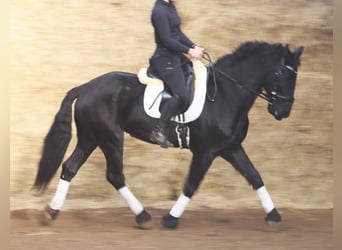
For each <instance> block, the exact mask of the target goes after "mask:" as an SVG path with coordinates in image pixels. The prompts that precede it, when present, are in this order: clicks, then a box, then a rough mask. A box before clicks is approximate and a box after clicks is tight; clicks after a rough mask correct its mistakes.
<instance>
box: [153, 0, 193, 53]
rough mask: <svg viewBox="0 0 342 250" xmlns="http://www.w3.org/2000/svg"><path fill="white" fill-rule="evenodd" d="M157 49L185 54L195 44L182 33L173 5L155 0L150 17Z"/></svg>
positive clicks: (161, 0)
mask: <svg viewBox="0 0 342 250" xmlns="http://www.w3.org/2000/svg"><path fill="white" fill-rule="evenodd" d="M151 21H152V25H153V27H154V31H155V32H154V35H155V42H156V44H157V47H161V48H166V49H168V50H171V51H173V52H178V53H187V52H188V51H189V49H190V48H193V47H195V44H194V43H193V42H192V41H191V40H190V39H189V38H188V37H187V36H186V35H185V34H184V33H183V32H182V30H181V28H180V24H181V20H180V17H179V15H178V13H177V9H176V8H175V6H174V5H173V3H167V2H165V1H163V0H157V1H156V4H155V6H154V8H153V10H152V15H151Z"/></svg>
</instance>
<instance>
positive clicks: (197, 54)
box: [188, 45, 204, 58]
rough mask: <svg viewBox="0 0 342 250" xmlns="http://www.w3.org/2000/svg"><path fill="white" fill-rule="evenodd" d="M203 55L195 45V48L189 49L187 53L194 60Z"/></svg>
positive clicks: (200, 49) (202, 50) (202, 51)
mask: <svg viewBox="0 0 342 250" xmlns="http://www.w3.org/2000/svg"><path fill="white" fill-rule="evenodd" d="M203 53H204V49H203V48H201V47H199V46H197V45H196V46H195V48H190V49H189V52H188V54H189V55H190V56H191V57H194V58H202V57H203Z"/></svg>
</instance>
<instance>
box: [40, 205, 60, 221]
mask: <svg viewBox="0 0 342 250" xmlns="http://www.w3.org/2000/svg"><path fill="white" fill-rule="evenodd" d="M58 214H59V210H55V209H52V208H51V207H50V206H49V205H47V206H46V207H45V209H44V212H43V215H44V216H43V220H42V224H43V225H45V226H48V225H50V224H51V223H52V221H53V220H55V219H56V218H57V216H58Z"/></svg>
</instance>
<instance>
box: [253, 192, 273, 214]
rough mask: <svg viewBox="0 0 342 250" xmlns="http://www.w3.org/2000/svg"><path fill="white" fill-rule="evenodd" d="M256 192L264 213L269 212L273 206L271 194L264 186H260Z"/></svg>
mask: <svg viewBox="0 0 342 250" xmlns="http://www.w3.org/2000/svg"><path fill="white" fill-rule="evenodd" d="M256 192H257V194H258V196H259V199H260V201H261V205H262V207H263V208H264V210H265V212H266V213H269V212H271V211H272V209H273V208H274V204H273V202H272V199H271V196H270V195H269V193H268V192H267V190H266V188H265V186H262V187H261V188H259V189H258V190H257V191H256Z"/></svg>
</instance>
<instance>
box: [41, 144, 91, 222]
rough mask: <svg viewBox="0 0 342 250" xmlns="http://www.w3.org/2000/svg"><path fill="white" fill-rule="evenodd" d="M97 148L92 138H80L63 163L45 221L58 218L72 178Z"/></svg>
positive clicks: (46, 211) (46, 210)
mask: <svg viewBox="0 0 342 250" xmlns="http://www.w3.org/2000/svg"><path fill="white" fill-rule="evenodd" d="M95 148H96V144H95V143H92V142H91V141H90V140H87V139H85V138H79V141H78V142H77V145H76V148H75V150H74V152H73V153H72V154H71V156H70V157H69V158H68V159H67V160H66V161H65V162H64V163H63V169H62V173H61V177H60V180H59V183H58V186H57V189H56V192H55V195H54V196H53V198H52V200H51V202H50V203H49V204H48V205H47V207H46V208H45V213H44V214H45V217H46V218H47V219H48V221H45V222H49V220H51V219H56V217H57V215H58V213H59V211H60V210H61V209H62V206H63V204H64V201H65V198H66V196H67V193H68V190H69V186H70V182H71V180H72V178H73V177H74V176H75V175H76V173H77V171H78V170H79V168H80V167H81V166H82V164H83V163H84V162H85V161H86V160H87V158H88V157H89V155H90V154H91V153H92V152H93V151H94V149H95Z"/></svg>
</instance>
